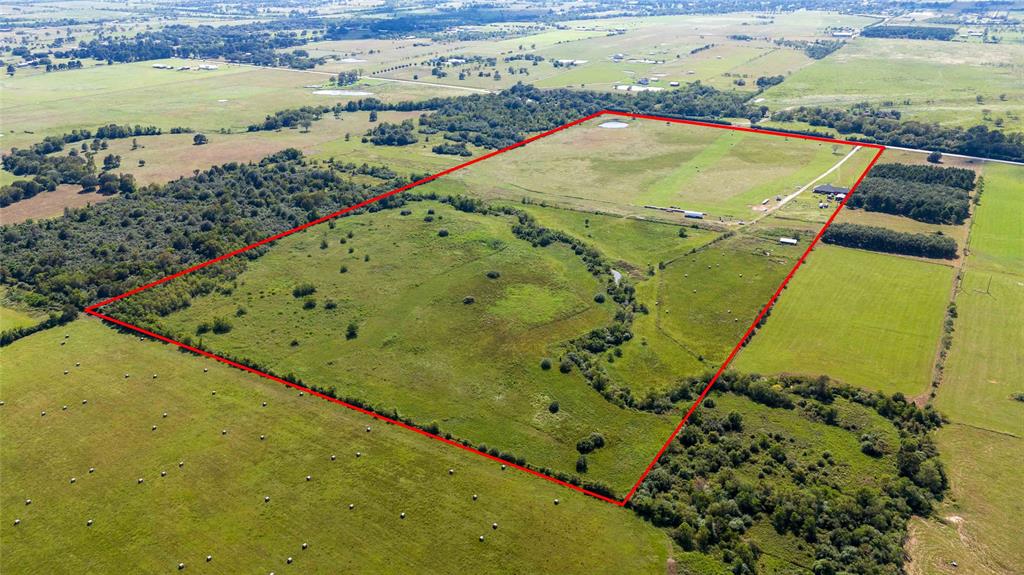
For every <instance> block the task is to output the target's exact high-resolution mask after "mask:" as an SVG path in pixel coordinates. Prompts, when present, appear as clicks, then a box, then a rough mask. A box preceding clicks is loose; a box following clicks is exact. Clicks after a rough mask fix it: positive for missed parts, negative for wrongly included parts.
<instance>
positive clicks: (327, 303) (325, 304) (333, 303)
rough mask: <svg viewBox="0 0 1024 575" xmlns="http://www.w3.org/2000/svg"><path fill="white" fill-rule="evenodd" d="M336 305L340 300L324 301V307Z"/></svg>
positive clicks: (332, 307) (330, 307)
mask: <svg viewBox="0 0 1024 575" xmlns="http://www.w3.org/2000/svg"><path fill="white" fill-rule="evenodd" d="M336 307H338V302H336V301H334V300H333V299H329V300H327V301H325V302H324V309H334V308H336Z"/></svg>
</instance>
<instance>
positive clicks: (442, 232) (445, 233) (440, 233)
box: [437, 228, 448, 238]
mask: <svg viewBox="0 0 1024 575" xmlns="http://www.w3.org/2000/svg"><path fill="white" fill-rule="evenodd" d="M437 235H438V236H440V237H442V238H447V237H448V230H446V229H444V228H441V229H439V230H437Z"/></svg>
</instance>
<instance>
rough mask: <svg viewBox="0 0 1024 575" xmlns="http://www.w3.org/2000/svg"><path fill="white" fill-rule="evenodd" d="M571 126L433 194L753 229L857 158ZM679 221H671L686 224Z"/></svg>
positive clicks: (692, 135)
mask: <svg viewBox="0 0 1024 575" xmlns="http://www.w3.org/2000/svg"><path fill="white" fill-rule="evenodd" d="M621 120H622V118H620V117H617V116H602V117H600V118H597V119H594V120H591V121H588V122H585V123H583V124H580V125H577V126H573V127H572V128H570V129H567V130H564V131H562V132H558V133H556V134H553V135H551V136H548V137H546V138H544V139H542V140H540V141H537V142H534V143H531V144H529V145H527V146H525V147H523V148H520V149H518V150H516V151H515V153H513V154H502V155H499V156H497V157H495V158H492V159H490V160H488V161H487V162H482V163H480V164H477V165H474V166H471V167H469V168H467V169H465V170H461V171H459V172H457V173H455V174H452V177H451V178H445V179H444V180H442V181H438V182H435V183H434V184H433V185H436V186H439V187H441V188H443V189H446V190H451V191H462V192H466V191H469V192H470V193H473V194H475V195H478V196H482V197H485V198H502V199H511V200H520V199H522V198H528V199H530V200H532V201H534V202H536V203H541V202H546V203H548V204H554V205H559V206H562V207H569V208H576V209H583V210H586V211H604V212H609V213H615V214H620V215H627V214H631V215H644V216H647V217H663V218H667V217H669V216H668V214H666V213H665V212H659V211H656V210H650V209H645V208H644V207H643V206H644V205H656V206H662V207H669V206H678V207H680V208H683V209H687V210H696V211H703V212H708V218H709V219H713V220H717V219H718V218H720V217H721V218H730V219H731V218H738V219H740V220H746V219H749V218H751V217H753V216H754V215H756V212H755V211H754V210H753V208H754V207H759V206H760V205H761V202H762V200H764V199H765V198H774V197H775V196H776V195H787V194H790V193H792V192H794V191H796V190H797V189H799V188H800V187H801V186H803V185H804V184H807V183H808V182H810V181H811V180H813V179H814V178H816V177H817V176H819V175H820V174H822V173H823V172H825V171H827V170H828V169H829V168H831V167H832V166H833V165H835V164H836V163H837V162H839V161H840V160H841V159H842V157H843V156H844V155H845V154H846V153H847V152H848V151H849V150H845V149H843V148H842V147H840V149H839V150H837V151H835V152H834V151H833V147H832V145H831V144H825V143H819V142H811V141H807V140H800V139H797V138H786V137H779V136H772V135H765V134H749V133H743V132H737V131H734V130H727V129H719V128H710V127H699V126H691V125H685V124H666V123H665V122H658V121H655V120H625V121H626V123H628V124H629V127H628V128H620V129H609V128H602V127H600V126H601V124H604V123H606V122H618V121H621ZM679 216H680V215H679V214H676V215H673V216H672V217H674V218H675V219H677V220H678V219H681V218H680V217H679Z"/></svg>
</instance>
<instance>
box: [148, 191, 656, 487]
mask: <svg viewBox="0 0 1024 575" xmlns="http://www.w3.org/2000/svg"><path fill="white" fill-rule="evenodd" d="M405 212H410V213H408V214H407V215H403V213H405ZM513 223H514V220H512V219H511V218H509V217H507V216H487V215H476V214H466V213H464V212H461V211H458V210H455V209H452V208H451V207H450V206H447V205H444V204H440V203H436V202H413V203H411V204H409V206H408V207H407V208H404V209H401V210H399V209H391V210H385V211H382V212H378V213H374V214H368V215H361V216H355V217H351V218H345V219H342V220H341V221H339V222H338V225H337V226H336V227H334V228H333V229H332V228H330V227H328V226H326V225H321V226H318V227H316V228H313V229H311V230H309V231H307V232H305V233H303V234H300V235H296V236H291V237H289V238H287V239H285V240H282V241H281V242H280V244H279V245H278V246H277V247H275V248H274V249H272V250H270V251H269V252H268V253H267V254H266V255H265V256H263V257H262V258H260V259H258V260H256V261H254V262H252V263H250V264H249V269H248V271H246V272H244V273H243V274H241V275H240V276H238V278H237V280H236V282H234V283H233V285H232V287H231V288H230V289H225V290H222V291H221V292H220V293H215V294H213V295H210V296H207V297H204V298H198V299H195V300H193V301H192V304H191V305H190V306H189V307H188V308H186V309H183V310H181V311H179V312H177V313H174V314H171V315H170V316H167V317H165V318H160V319H159V320H158V322H159V324H160V326H161V327H162V328H164V329H166V330H168V331H169V332H171V333H174V334H177V335H178V336H179V338H182V337H188V338H190V339H191V340H194V341H201V342H202V343H203V344H204V345H206V346H208V347H210V348H211V349H213V350H215V351H218V352H227V353H229V354H231V355H232V356H234V357H245V358H249V359H251V360H253V361H256V362H258V363H259V364H261V365H265V366H268V367H270V368H271V369H273V370H274V371H275V372H276V373H282V374H284V373H294V374H295V375H296V376H297V377H299V378H301V379H302V380H304V381H306V382H307V383H308V384H311V385H317V386H319V387H322V388H334V389H335V390H336V393H337V395H338V396H339V397H353V398H357V399H359V400H362V401H365V402H367V403H368V404H369V405H373V406H375V407H377V408H378V409H381V410H384V411H389V410H391V409H395V410H397V412H398V413H399V414H402V415H405V416H408V417H410V418H412V419H413V420H414V421H416V422H417V423H419V424H422V425H435V426H437V427H439V428H440V429H441V430H442V431H444V432H449V433H451V434H453V435H454V436H456V437H458V438H460V439H467V440H470V441H471V442H472V443H473V445H474V446H477V445H480V444H484V445H486V446H487V447H488V448H495V449H497V450H500V451H502V452H508V453H511V454H513V455H515V456H517V457H522V458H524V459H525V460H526V461H527V462H529V463H530V464H532V465H536V466H538V467H549V468H552V469H554V470H559V471H563V472H572V471H573V469H574V466H575V463H576V460H577V458H578V457H579V455H580V454H579V453H577V449H576V443H577V441H578V440H579V439H581V438H583V437H585V436H587V435H588V434H590V433H592V432H599V433H601V434H602V435H603V436H604V437H605V438H606V441H607V445H606V446H605V447H603V448H601V449H599V450H597V451H595V452H594V453H592V454H589V455H588V460H589V469H588V471H587V472H586V474H584V475H583V478H584V479H588V480H601V481H603V482H605V483H607V484H610V485H612V486H614V488H615V489H616V490H617V491H619V492H622V491H624V488H628V486H630V485H631V484H632V482H633V481H635V479H636V477H637V475H638V474H639V472H640V470H642V469H643V466H644V465H645V464H646V462H647V460H648V458H649V457H650V456H651V454H653V453H654V452H655V451H656V449H657V445H658V444H659V443H660V442H661V441H663V440H664V438H665V437H667V435H668V433H669V432H670V431H671V429H672V418H670V417H661V416H654V415H651V414H645V413H638V412H634V411H632V410H623V409H619V408H618V407H616V406H615V405H613V404H611V403H609V402H608V401H606V400H605V399H604V398H602V397H601V396H600V395H599V394H598V393H596V392H595V391H594V390H593V389H591V388H590V386H589V385H588V384H587V381H586V379H584V378H583V377H582V376H581V375H580V374H579V373H578V370H576V369H575V368H574V366H573V365H572V364H571V363H567V360H565V359H564V357H563V356H564V353H565V351H564V350H562V349H561V346H562V345H563V344H564V343H565V342H566V341H568V340H569V339H571V338H574V337H577V336H579V335H580V334H584V333H586V332H588V331H589V330H593V329H597V328H602V327H604V326H606V325H608V324H610V323H611V322H612V318H613V316H614V315H615V314H616V308H617V306H616V304H615V303H614V302H613V301H612V295H610V294H609V295H605V293H606V288H607V286H606V285H605V284H604V283H603V281H604V280H603V279H600V278H595V277H594V276H593V275H592V274H591V273H590V272H589V271H588V269H587V266H586V265H584V262H582V261H581V260H580V258H579V257H577V256H576V255H574V254H573V253H572V251H570V250H569V249H567V248H565V247H563V246H561V245H558V244H553V245H550V246H547V247H531V245H530V243H528V242H526V241H524V240H522V239H519V238H517V237H515V235H513V231H512V226H513ZM350 236H351V237H350ZM492 276H493V277H492ZM609 281H610V278H609ZM300 287H302V288H303V289H302V290H299V288H300ZM160 289H161V288H156V289H155V290H154V291H158V290H160ZM296 290H299V291H296ZM606 298H607V299H606ZM131 301H132V300H129V303H131ZM218 319H220V320H222V321H224V322H226V323H227V324H228V325H229V326H230V327H229V328H228V329H229V330H230V331H229V332H227V331H224V332H223V333H220V334H218V333H217V331H218V330H217V325H216V320H218ZM203 326H205V328H204V327H203ZM347 326H354V330H353V328H351V327H347ZM347 330H348V333H346V331H347ZM545 359H547V362H546V364H545V365H546V367H545V366H543V365H542V363H544V362H543V360H545ZM560 362H561V363H560ZM563 371H567V373H563ZM555 405H557V407H553V406H555ZM485 450H486V449H485Z"/></svg>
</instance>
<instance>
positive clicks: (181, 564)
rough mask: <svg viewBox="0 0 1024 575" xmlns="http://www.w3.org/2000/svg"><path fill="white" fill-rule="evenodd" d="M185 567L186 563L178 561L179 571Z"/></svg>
mask: <svg viewBox="0 0 1024 575" xmlns="http://www.w3.org/2000/svg"><path fill="white" fill-rule="evenodd" d="M184 568H185V564H184V563H178V571H181V570H182V569H184Z"/></svg>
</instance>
